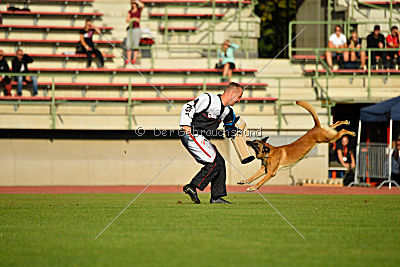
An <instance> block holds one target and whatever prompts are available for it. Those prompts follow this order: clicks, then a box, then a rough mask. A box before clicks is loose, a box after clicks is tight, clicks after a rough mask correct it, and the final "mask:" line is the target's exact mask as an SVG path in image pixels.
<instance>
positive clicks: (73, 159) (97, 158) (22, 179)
mask: <svg viewBox="0 0 400 267" xmlns="http://www.w3.org/2000/svg"><path fill="white" fill-rule="evenodd" d="M270 140H271V141H270V142H271V143H272V144H276V143H277V142H280V141H279V138H278V137H277V136H271V137H270ZM213 142H214V143H215V145H216V146H217V148H218V150H219V151H220V153H221V154H222V155H223V156H224V157H225V158H226V160H227V161H229V162H231V163H232V164H233V165H234V166H235V167H236V168H237V169H238V170H239V171H240V172H241V173H242V174H243V175H244V176H245V177H249V176H251V175H252V174H253V173H254V172H255V171H256V170H257V169H258V168H259V167H260V162H259V161H258V160H256V161H253V162H252V163H250V164H247V165H241V164H240V162H239V160H238V157H237V155H236V152H235V151H234V149H233V146H232V144H231V143H230V141H229V140H214V141H213ZM327 154H328V146H327V145H326V144H324V145H319V146H318V147H317V148H316V149H314V150H313V152H312V153H310V157H308V158H306V159H304V160H303V161H301V162H300V163H299V164H298V165H296V166H294V167H293V169H292V171H291V174H292V175H293V176H294V178H295V180H296V181H298V180H303V179H310V178H312V179H326V178H327V173H328V170H327V166H328V164H327V163H328V162H327V161H328V157H327ZM174 157H176V159H175V160H174V162H173V163H172V164H171V166H169V167H168V168H167V169H166V170H165V171H164V172H163V173H162V175H161V176H160V177H159V178H158V179H157V180H156V181H155V182H154V184H158V185H182V184H185V183H187V182H188V181H189V180H190V178H191V177H192V176H193V175H194V174H195V173H196V172H197V171H198V170H199V169H200V165H199V164H197V163H196V162H195V161H194V159H193V158H192V157H191V156H190V154H189V153H188V152H187V151H186V150H185V149H184V147H183V146H182V144H181V143H180V141H179V140H129V141H126V140H57V139H56V140H53V141H51V140H48V139H0V166H1V168H0V172H1V175H0V185H1V186H27V185H146V184H147V183H148V182H149V181H150V180H151V179H152V178H153V177H155V176H156V175H157V174H158V173H159V172H160V171H161V170H162V169H163V168H164V166H166V165H167V164H168V162H170V161H171V160H172V159H173V158H174ZM226 168H227V184H236V182H237V181H238V180H240V179H242V177H241V176H240V174H238V173H237V172H236V170H234V169H233V168H232V167H231V165H230V163H228V162H226ZM291 183H292V179H291V178H290V177H289V170H283V171H280V172H279V173H278V175H277V176H276V177H275V178H273V179H272V180H271V181H270V182H269V183H268V184H291Z"/></svg>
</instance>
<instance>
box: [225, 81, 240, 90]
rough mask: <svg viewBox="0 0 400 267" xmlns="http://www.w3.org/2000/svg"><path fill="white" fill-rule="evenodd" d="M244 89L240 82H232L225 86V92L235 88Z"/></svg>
mask: <svg viewBox="0 0 400 267" xmlns="http://www.w3.org/2000/svg"><path fill="white" fill-rule="evenodd" d="M239 88H240V89H242V90H244V89H243V86H241V85H240V84H238V83H235V82H231V83H230V84H228V86H227V87H226V88H225V90H224V92H228V91H231V90H234V89H239Z"/></svg>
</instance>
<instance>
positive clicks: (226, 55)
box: [218, 40, 239, 82]
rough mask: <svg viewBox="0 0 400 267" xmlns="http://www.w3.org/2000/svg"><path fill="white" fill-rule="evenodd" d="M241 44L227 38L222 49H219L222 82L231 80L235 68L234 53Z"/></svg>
mask: <svg viewBox="0 0 400 267" xmlns="http://www.w3.org/2000/svg"><path fill="white" fill-rule="evenodd" d="M238 48H239V45H237V44H234V43H231V42H229V40H226V41H225V42H224V43H223V44H222V51H218V58H219V62H220V64H221V65H222V70H223V71H222V79H221V81H222V82H231V78H232V71H233V70H234V69H235V67H236V66H235V59H234V57H233V54H234V52H235V50H236V49H238Z"/></svg>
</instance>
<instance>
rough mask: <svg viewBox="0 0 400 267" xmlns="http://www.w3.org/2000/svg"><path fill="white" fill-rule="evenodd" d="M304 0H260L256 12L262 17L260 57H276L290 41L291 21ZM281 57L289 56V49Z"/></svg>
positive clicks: (259, 45) (259, 43) (259, 44)
mask: <svg viewBox="0 0 400 267" xmlns="http://www.w3.org/2000/svg"><path fill="white" fill-rule="evenodd" d="M303 1H304V0H258V4H257V5H256V7H255V14H256V15H257V16H259V17H260V18H261V27H260V38H259V40H258V53H259V56H260V57H270V58H271V57H275V56H276V55H277V54H278V53H279V51H280V50H281V49H282V48H283V47H285V45H286V44H287V43H288V42H289V40H288V36H289V22H290V21H291V20H294V19H295V18H296V12H297V9H298V7H299V6H300V4H301V3H302V2H303ZM279 57H288V52H287V49H286V50H285V51H284V52H282V54H281V55H280V56H279Z"/></svg>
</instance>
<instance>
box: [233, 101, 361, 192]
mask: <svg viewBox="0 0 400 267" xmlns="http://www.w3.org/2000/svg"><path fill="white" fill-rule="evenodd" d="M296 104H297V105H299V106H301V107H303V108H305V109H306V110H307V111H308V112H310V113H311V115H312V116H313V118H314V122H315V126H314V127H313V128H312V129H311V130H309V131H308V132H307V133H306V134H305V135H303V136H302V137H300V138H299V139H297V140H296V141H294V142H293V143H291V144H288V145H284V146H278V147H274V146H271V145H270V144H268V143H266V141H267V139H268V137H265V138H264V139H262V140H261V141H260V140H253V141H247V142H246V143H247V145H249V146H250V147H252V148H253V149H254V150H255V152H256V157H257V158H258V159H261V162H262V164H261V168H260V169H259V170H258V171H257V172H256V173H255V174H254V175H253V176H251V177H250V178H249V179H247V180H241V181H239V182H238V184H247V183H251V182H252V181H254V180H256V179H258V178H260V177H261V176H263V175H264V177H263V178H262V179H261V180H260V181H259V182H258V183H257V184H256V185H255V186H254V187H253V186H251V187H249V188H247V191H248V192H251V191H254V190H255V189H258V188H260V187H261V186H262V185H263V184H265V183H266V182H267V181H268V180H269V179H271V178H272V177H274V176H275V174H276V172H277V171H278V170H279V169H280V168H282V167H285V166H290V165H294V164H296V163H297V162H299V161H300V160H301V159H303V158H304V157H305V156H306V155H307V153H308V152H310V151H311V149H313V148H314V146H316V145H317V144H318V143H333V142H336V141H337V140H338V139H339V138H340V137H342V136H343V135H345V134H349V135H352V136H355V135H356V134H355V133H354V132H350V131H347V130H345V129H342V130H340V131H339V132H337V131H336V130H334V129H335V128H336V127H337V126H339V125H342V124H347V125H348V124H350V123H349V121H338V122H336V123H334V124H332V125H330V126H329V128H328V127H326V128H323V127H321V124H320V122H319V119H318V116H317V113H316V111H315V109H314V108H313V106H311V105H310V104H309V103H307V102H304V101H297V102H296Z"/></svg>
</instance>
